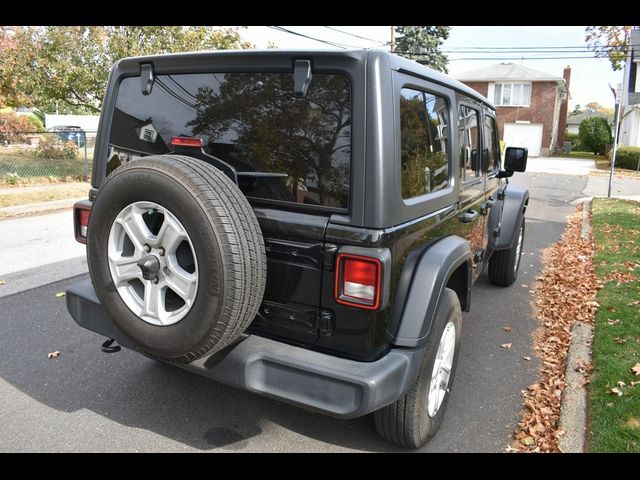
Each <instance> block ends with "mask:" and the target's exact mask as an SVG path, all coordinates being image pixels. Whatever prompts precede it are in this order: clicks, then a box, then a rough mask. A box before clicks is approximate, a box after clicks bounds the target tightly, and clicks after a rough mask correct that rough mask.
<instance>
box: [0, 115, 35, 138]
mask: <svg viewBox="0 0 640 480" xmlns="http://www.w3.org/2000/svg"><path fill="white" fill-rule="evenodd" d="M22 132H33V125H32V124H31V122H30V121H29V120H28V118H27V116H26V115H16V114H15V113H13V112H7V113H0V142H2V143H25V142H26V141H27V137H26V135H23V134H22Z"/></svg>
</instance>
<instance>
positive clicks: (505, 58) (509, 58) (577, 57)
mask: <svg viewBox="0 0 640 480" xmlns="http://www.w3.org/2000/svg"><path fill="white" fill-rule="evenodd" d="M595 59H604V58H603V57H595V56H592V55H590V56H572V57H570V56H562V57H525V56H524V55H523V56H520V57H462V58H450V59H449V61H450V62H455V61H458V60H595Z"/></svg>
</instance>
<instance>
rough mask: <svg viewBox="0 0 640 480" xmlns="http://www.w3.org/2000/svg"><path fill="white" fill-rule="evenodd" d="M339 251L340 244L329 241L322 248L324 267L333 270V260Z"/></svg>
mask: <svg viewBox="0 0 640 480" xmlns="http://www.w3.org/2000/svg"><path fill="white" fill-rule="evenodd" d="M337 251H338V246H337V245H334V244H332V243H327V244H325V246H324V247H323V249H322V268H323V269H324V270H327V271H332V270H333V262H334V259H335V256H336V252H337Z"/></svg>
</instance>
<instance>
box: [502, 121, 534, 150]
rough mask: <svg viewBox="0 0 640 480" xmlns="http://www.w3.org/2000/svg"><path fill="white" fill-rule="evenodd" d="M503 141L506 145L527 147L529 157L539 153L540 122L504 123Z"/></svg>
mask: <svg viewBox="0 0 640 480" xmlns="http://www.w3.org/2000/svg"><path fill="white" fill-rule="evenodd" d="M504 143H505V144H506V146H507V147H527V148H528V149H529V155H530V156H531V157H537V156H539V155H540V147H541V146H542V124H541V123H505V124H504Z"/></svg>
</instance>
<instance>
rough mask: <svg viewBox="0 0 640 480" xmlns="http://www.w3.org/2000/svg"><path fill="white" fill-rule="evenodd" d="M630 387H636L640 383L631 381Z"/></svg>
mask: <svg viewBox="0 0 640 480" xmlns="http://www.w3.org/2000/svg"><path fill="white" fill-rule="evenodd" d="M629 385H631V386H632V387H635V386H636V385H640V382H634V381H631V382H629Z"/></svg>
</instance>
